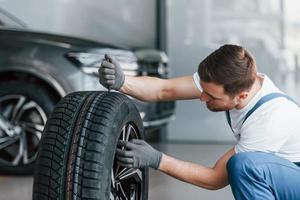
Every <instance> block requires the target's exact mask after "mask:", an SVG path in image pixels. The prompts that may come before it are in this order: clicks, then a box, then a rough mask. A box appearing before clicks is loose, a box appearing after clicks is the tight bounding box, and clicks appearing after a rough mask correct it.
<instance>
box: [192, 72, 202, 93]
mask: <svg viewBox="0 0 300 200" xmlns="http://www.w3.org/2000/svg"><path fill="white" fill-rule="evenodd" d="M193 80H194V83H195V85H196V87H197V88H198V89H199V90H200V92H202V91H203V90H202V87H201V85H200V77H199V74H198V72H195V73H194V74H193Z"/></svg>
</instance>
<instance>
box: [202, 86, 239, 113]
mask: <svg viewBox="0 0 300 200" xmlns="http://www.w3.org/2000/svg"><path fill="white" fill-rule="evenodd" d="M200 84H201V86H202V89H203V92H202V95H201V97H200V100H201V101H205V102H206V107H207V108H208V109H209V110H211V111H213V112H218V111H225V110H231V109H233V108H235V107H236V106H237V99H236V98H237V97H232V96H229V95H227V94H225V93H224V88H223V86H222V85H218V84H215V83H212V82H204V81H200Z"/></svg>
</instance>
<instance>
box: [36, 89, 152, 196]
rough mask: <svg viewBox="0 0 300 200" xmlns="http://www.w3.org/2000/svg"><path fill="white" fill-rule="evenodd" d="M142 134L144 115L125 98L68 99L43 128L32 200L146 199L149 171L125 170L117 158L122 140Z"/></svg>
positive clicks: (81, 96) (91, 95) (89, 94)
mask: <svg viewBox="0 0 300 200" xmlns="http://www.w3.org/2000/svg"><path fill="white" fill-rule="evenodd" d="M143 134H144V129H143V125H142V120H141V118H140V115H139V112H138V110H137V109H136V107H135V106H134V104H133V103H132V102H131V100H130V99H129V98H127V97H126V96H125V95H123V94H120V93H115V92H111V93H109V92H76V93H71V94H69V95H67V96H66V97H64V98H63V99H62V100H61V101H60V102H59V103H58V104H57V106H56V107H55V109H54V111H53V113H52V114H51V116H50V118H49V119H48V121H47V124H46V127H45V129H44V133H43V136H42V140H41V145H40V149H39V154H38V158H37V163H36V169H35V174H34V186H33V199H34V200H44V199H51V200H52V199H55V200H64V199H68V200H71V199H72V200H75V199H81V200H83V199H93V200H109V199H126V198H127V199H134V200H146V199H147V197H148V178H149V177H148V169H147V168H143V169H127V168H123V167H121V166H118V165H117V163H116V162H115V158H114V155H115V150H116V147H117V141H118V140H130V139H133V138H143V137H144V135H143ZM121 188H122V189H121ZM122 190H123V192H122ZM124 196H126V198H125V197H124ZM117 197H118V198H117Z"/></svg>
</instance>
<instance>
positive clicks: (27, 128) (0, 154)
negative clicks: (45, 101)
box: [0, 94, 47, 166]
mask: <svg viewBox="0 0 300 200" xmlns="http://www.w3.org/2000/svg"><path fill="white" fill-rule="evenodd" d="M0 115H1V116H2V118H4V119H5V120H6V121H7V122H8V123H9V124H10V125H11V126H12V127H15V128H18V129H20V133H19V134H16V135H13V136H9V135H7V134H5V131H4V130H3V129H0V163H3V164H5V165H9V166H17V165H26V164H30V163H32V162H34V161H35V159H36V156H37V150H38V145H39V141H40V139H41V136H42V132H43V129H44V126H45V124H46V121H47V115H46V113H45V111H44V110H43V109H42V108H41V107H40V106H39V105H38V103H36V102H35V101H33V100H31V99H29V98H28V97H26V96H24V95H19V94H12V95H6V96H2V97H1V98H0Z"/></svg>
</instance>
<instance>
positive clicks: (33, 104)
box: [12, 101, 37, 122]
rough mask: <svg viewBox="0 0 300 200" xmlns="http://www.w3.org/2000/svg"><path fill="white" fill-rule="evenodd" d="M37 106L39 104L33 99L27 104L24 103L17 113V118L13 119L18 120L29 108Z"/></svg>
mask: <svg viewBox="0 0 300 200" xmlns="http://www.w3.org/2000/svg"><path fill="white" fill-rule="evenodd" d="M36 107H37V104H36V103H35V102H33V101H29V102H27V103H26V104H23V106H22V107H21V108H19V112H18V113H17V114H16V116H15V118H13V119H12V121H13V122H18V121H19V119H20V118H21V116H22V115H23V113H24V112H25V111H26V110H29V109H31V108H36Z"/></svg>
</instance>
